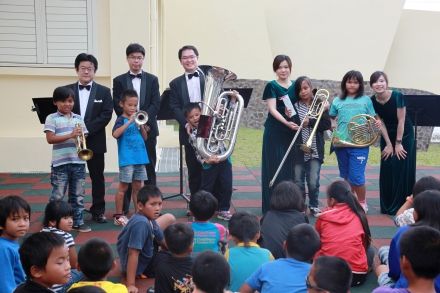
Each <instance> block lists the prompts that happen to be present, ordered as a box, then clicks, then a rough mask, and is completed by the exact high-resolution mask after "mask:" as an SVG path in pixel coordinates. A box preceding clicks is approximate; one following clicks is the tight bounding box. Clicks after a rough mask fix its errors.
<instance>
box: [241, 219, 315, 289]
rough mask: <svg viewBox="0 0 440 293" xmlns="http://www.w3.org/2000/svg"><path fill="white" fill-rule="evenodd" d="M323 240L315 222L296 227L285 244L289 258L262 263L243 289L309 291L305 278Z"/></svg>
mask: <svg viewBox="0 0 440 293" xmlns="http://www.w3.org/2000/svg"><path fill="white" fill-rule="evenodd" d="M320 244H321V243H320V239H319V234H318V232H316V230H315V229H314V228H313V227H312V226H311V225H309V224H306V223H304V224H299V225H297V226H295V227H293V228H292V229H291V230H290V231H289V233H288V234H287V237H286V241H284V245H283V246H284V249H286V253H287V258H282V259H277V260H275V261H271V262H267V263H265V264H263V265H262V266H260V267H259V268H258V269H257V270H256V271H255V272H254V273H253V274H252V276H250V277H249V278H248V279H247V280H246V282H245V283H244V284H243V286H241V288H240V292H242V293H253V292H254V291H258V292H262V293H264V292H306V291H307V288H306V283H305V282H304V280H305V279H306V277H307V274H308V273H309V271H310V267H311V265H310V260H311V259H312V257H313V256H314V255H315V253H316V252H317V251H318V250H319V247H320Z"/></svg>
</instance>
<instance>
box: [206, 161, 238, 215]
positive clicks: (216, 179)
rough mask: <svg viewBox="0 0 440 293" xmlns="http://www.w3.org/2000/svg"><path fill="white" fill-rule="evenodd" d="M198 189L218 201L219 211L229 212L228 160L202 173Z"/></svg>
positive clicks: (230, 169)
mask: <svg viewBox="0 0 440 293" xmlns="http://www.w3.org/2000/svg"><path fill="white" fill-rule="evenodd" d="M200 189H202V190H205V191H209V192H211V193H212V195H214V197H215V198H216V199H217V201H218V210H219V211H229V207H230V206H231V197H232V165H231V163H229V161H228V160H225V161H223V162H220V163H218V164H212V165H211V167H210V168H209V169H204V170H203V172H202V185H201V186H200Z"/></svg>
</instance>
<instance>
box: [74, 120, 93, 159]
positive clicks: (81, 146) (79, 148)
mask: <svg viewBox="0 0 440 293" xmlns="http://www.w3.org/2000/svg"><path fill="white" fill-rule="evenodd" d="M78 126H80V124H79V123H78V122H77V123H76V124H75V128H76V127H78ZM81 133H82V135H77V136H76V137H75V145H76V152H77V153H78V158H80V159H81V160H83V161H88V160H90V159H91V158H92V157H93V152H92V151H91V150H89V149H88V148H87V147H86V138H85V136H84V132H81ZM81 140H82V143H81Z"/></svg>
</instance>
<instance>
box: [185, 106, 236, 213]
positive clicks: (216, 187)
mask: <svg viewBox="0 0 440 293" xmlns="http://www.w3.org/2000/svg"><path fill="white" fill-rule="evenodd" d="M234 99H235V98H234ZM183 112H184V114H185V118H186V121H187V122H188V123H189V124H191V126H192V127H193V130H192V131H191V133H190V135H189V142H190V144H191V145H192V147H193V148H194V151H195V154H196V158H197V160H198V161H199V162H200V163H201V164H202V165H203V171H202V183H201V186H200V190H205V191H208V192H211V193H212V194H213V195H215V197H216V198H217V200H218V210H219V214H218V216H217V217H218V218H219V219H222V220H225V221H229V219H230V218H231V216H232V215H231V213H230V212H229V208H230V206H231V197H232V163H231V162H232V161H231V157H228V158H227V160H224V161H220V160H219V158H218V157H217V155H212V156H210V157H209V158H207V159H206V158H204V157H202V156H201V155H200V152H199V150H198V149H197V147H196V141H197V127H198V126H199V119H200V115H201V114H202V112H201V109H200V106H199V103H189V104H187V105H186V106H185V108H184V110H183ZM204 143H205V145H206V148H207V149H208V150H209V151H211V152H214V150H215V149H218V151H217V152H216V153H218V155H223V154H224V153H225V152H226V150H227V147H226V144H225V142H224V141H218V140H217V139H215V138H212V139H211V141H209V142H208V139H205V141H204Z"/></svg>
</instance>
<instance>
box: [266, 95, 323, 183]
mask: <svg viewBox="0 0 440 293" xmlns="http://www.w3.org/2000/svg"><path fill="white" fill-rule="evenodd" d="M328 97H329V92H328V91H327V90H324V89H320V90H318V91H317V92H316V94H315V96H314V97H313V100H312V103H311V104H310V107H309V111H308V112H307V114H306V115H305V116H304V119H303V120H302V121H301V125H300V126H299V128H298V130H297V131H296V134H295V136H294V137H293V139H292V142H291V143H290V146H289V148H288V149H287V152H286V154H285V155H284V158H283V160H282V161H281V163H280V165H279V166H278V169H277V171H276V172H275V175H273V178H272V180H271V181H270V182H269V187H272V185H273V184H274V182H275V179H277V177H278V174H279V173H280V171H281V167H283V165H284V161H286V159H287V156H288V155H289V153H290V150H291V149H292V147H293V145H294V144H295V141H296V139H297V137H298V135H299V134H300V132H301V129H302V128H303V125H304V121H305V120H306V119H307V118H312V119H317V121H316V125H315V128H314V129H313V131H312V133H311V134H310V137H309V139H308V140H307V142H306V143H305V144H302V145H301V146H300V148H301V150H303V151H304V152H307V153H312V152H313V150H312V142H313V136H314V135H315V132H316V129H317V127H318V124H319V120H321V116H322V113H324V109H325V103H326V102H327V100H328ZM321 98H323V99H324V100H322V101H321Z"/></svg>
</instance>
